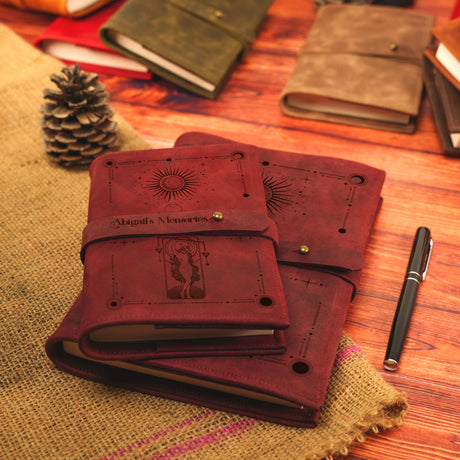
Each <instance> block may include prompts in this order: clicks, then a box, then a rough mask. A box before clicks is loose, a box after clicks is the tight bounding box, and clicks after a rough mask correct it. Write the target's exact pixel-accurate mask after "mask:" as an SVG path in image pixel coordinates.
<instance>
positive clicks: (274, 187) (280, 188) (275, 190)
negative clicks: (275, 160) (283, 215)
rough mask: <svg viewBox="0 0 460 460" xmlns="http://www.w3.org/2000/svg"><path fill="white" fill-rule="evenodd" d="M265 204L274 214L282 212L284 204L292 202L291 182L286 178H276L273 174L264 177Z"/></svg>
mask: <svg viewBox="0 0 460 460" xmlns="http://www.w3.org/2000/svg"><path fill="white" fill-rule="evenodd" d="M263 184H264V192H265V204H266V206H267V209H268V211H269V212H271V213H272V214H275V213H277V212H280V211H281V209H282V207H283V206H284V205H288V204H289V203H291V199H290V188H291V185H292V184H291V183H290V182H288V181H287V180H286V179H276V178H275V177H273V176H265V177H264V178H263Z"/></svg>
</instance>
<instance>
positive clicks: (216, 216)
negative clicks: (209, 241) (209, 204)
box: [212, 211, 224, 222]
mask: <svg viewBox="0 0 460 460" xmlns="http://www.w3.org/2000/svg"><path fill="white" fill-rule="evenodd" d="M212 218H213V219H214V220H215V221H216V222H220V221H221V220H223V219H224V215H223V214H222V213H221V212H220V211H214V212H213V213H212Z"/></svg>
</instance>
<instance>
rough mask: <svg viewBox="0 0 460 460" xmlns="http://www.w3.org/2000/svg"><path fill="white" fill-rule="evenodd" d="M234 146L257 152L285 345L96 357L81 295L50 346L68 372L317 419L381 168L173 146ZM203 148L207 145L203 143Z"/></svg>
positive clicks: (267, 414) (276, 417) (184, 140)
mask: <svg viewBox="0 0 460 460" xmlns="http://www.w3.org/2000/svg"><path fill="white" fill-rule="evenodd" d="M205 144H213V145H210V146H211V147H214V148H224V147H227V148H231V149H233V150H237V151H244V152H245V153H247V154H249V155H254V156H255V157H257V158H258V161H260V165H261V171H260V173H261V178H262V180H263V184H264V189H265V202H266V206H267V211H268V213H269V216H270V218H271V219H272V220H273V221H274V222H275V223H276V224H277V227H278V234H279V237H278V241H279V243H278V249H277V256H278V269H279V273H280V274H281V279H282V283H283V287H284V291H285V295H286V300H287V305H288V309H289V317H290V326H289V327H288V328H287V329H286V330H285V332H284V336H285V339H286V351H285V352H284V353H281V354H276V355H265V356H263V355H257V354H254V355H251V356H225V357H216V356H208V357H188V358H172V359H152V360H141V361H140V360H137V361H131V360H130V361H129V362H128V361H126V360H125V361H123V360H112V361H105V362H95V361H91V360H88V358H87V356H85V355H84V354H82V351H81V349H80V348H79V347H78V339H77V337H78V332H77V331H78V330H79V321H80V319H79V315H80V313H79V311H80V309H81V307H80V306H79V303H78V302H77V303H76V304H75V305H74V307H73V308H72V310H71V312H69V315H68V316H67V317H66V319H65V320H64V321H63V323H62V325H61V326H60V328H59V329H58V331H57V332H56V333H55V334H54V335H53V336H52V337H51V338H50V339H49V341H48V344H47V352H48V355H49V356H50V358H51V359H52V360H53V361H54V362H55V363H56V365H57V366H59V367H61V368H63V369H65V370H67V371H68V372H71V373H74V374H76V375H80V376H83V377H86V378H90V379H94V380H97V381H101V382H104V383H109V384H114V385H121V386H123V387H128V388H131V389H135V390H138V391H143V392H147V393H150V394H153V395H157V396H162V397H168V398H173V399H177V400H180V401H187V402H193V403H196V404H202V405H205V406H209V407H213V408H218V409H222V410H228V411H233V412H237V413H240V414H244V415H248V416H251V417H258V418H262V419H264V420H270V421H274V422H278V423H283V424H288V425H295V426H309V427H310V426H315V425H316V424H317V422H318V419H319V415H320V411H321V407H322V404H323V402H324V398H325V394H326V389H327V385H328V381H329V376H330V373H331V370H332V366H333V362H334V357H335V353H336V350H337V346H338V342H339V339H340V335H341V333H342V328H343V324H344V322H345V317H346V313H347V310H348V306H349V303H350V300H351V299H352V297H353V295H354V292H355V290H356V286H357V283H358V280H359V274H360V270H361V268H362V267H363V264H364V253H365V250H366V245H367V242H368V239H369V236H370V233H371V230H372V227H373V224H374V220H375V217H376V214H377V212H378V210H379V208H380V205H381V198H380V191H381V187H382V185H383V181H384V177H385V173H384V172H383V171H381V170H379V169H376V168H373V167H370V166H366V165H363V164H361V163H356V162H351V161H347V160H341V159H335V158H329V157H319V156H314V155H301V154H295V153H290V152H281V151H274V150H268V149H261V148H258V147H256V146H249V145H242V144H235V143H231V142H230V141H228V140H226V139H222V138H219V137H216V136H209V135H206V134H202V133H187V134H185V135H183V136H181V137H180V138H179V139H178V140H177V145H178V146H179V145H180V146H183V145H189V146H200V145H201V146H202V147H204V146H205ZM208 147H209V146H208Z"/></svg>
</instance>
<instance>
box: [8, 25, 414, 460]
mask: <svg viewBox="0 0 460 460" xmlns="http://www.w3.org/2000/svg"><path fill="white" fill-rule="evenodd" d="M0 62H1V73H0V146H1V162H0V190H1V200H0V211H1V212H0V236H1V244H0V260H1V265H0V274H1V278H0V315H1V322H0V330H1V333H0V340H1V343H0V346H1V351H0V353H1V359H0V363H1V367H0V387H1V404H0V439H1V451H0V457H1V458H4V459H14V460H18V459H34V460H37V459H59V460H62V459H97V458H99V459H102V458H106V459H109V458H111V459H112V458H113V459H117V458H124V459H133V458H136V459H137V458H142V459H144V458H157V459H159V458H165V457H171V456H179V457H183V458H199V459H208V458H209V459H215V458H222V459H225V458H231V459H233V458H238V459H254V458H299V459H320V458H323V457H328V456H332V455H333V454H336V453H341V454H343V455H345V454H346V453H347V448H348V446H349V445H350V444H351V443H352V442H353V441H356V440H358V441H362V440H363V439H364V438H363V435H364V434H365V433H366V432H367V431H372V430H373V431H374V432H377V431H378V430H379V429H385V428H389V427H393V426H396V425H398V424H400V423H401V421H402V418H403V416H404V414H405V412H406V402H405V398H404V395H402V394H400V393H398V392H397V391H396V390H395V389H393V388H392V387H391V386H389V385H388V384H386V383H385V382H384V381H383V379H382V378H381V377H380V376H379V374H378V373H377V372H376V371H375V369H374V368H373V367H372V366H371V365H370V363H369V362H368V360H367V359H366V357H365V356H363V354H362V353H361V352H360V351H359V349H358V348H357V346H356V345H355V344H354V343H353V342H352V341H351V339H350V338H349V337H347V336H346V335H344V336H343V338H342V341H341V344H340V348H339V350H338V353H337V359H336V364H335V367H334V372H333V374H332V377H331V381H330V387H329V391H328V395H327V400H326V404H325V407H324V410H323V413H322V416H321V421H320V424H319V426H318V427H317V428H315V429H297V428H291V427H286V426H282V425H277V424H272V423H267V422H263V421H259V420H256V419H253V418H248V417H241V416H238V415H234V414H230V413H225V412H218V411H214V410H210V409H208V408H205V407H200V406H195V405H191V404H184V403H179V402H175V401H169V400H165V399H162V398H156V397H152V396H147V395H144V394H140V393H136V392H131V391H127V390H123V389H118V388H114V387H109V386H105V385H102V384H98V383H95V382H91V381H87V380H83V379H80V378H77V377H74V376H72V375H69V374H67V373H65V372H63V371H61V370H58V369H57V368H55V367H54V366H53V364H52V363H51V362H50V361H49V360H48V358H47V357H46V355H45V353H44V343H45V340H46V339H47V337H48V336H49V335H50V334H51V333H52V332H53V331H54V330H55V328H56V327H57V326H58V324H59V323H60V321H61V320H62V318H63V317H64V315H65V313H66V311H67V309H68V308H69V307H70V305H71V304H72V302H73V301H74V299H75V298H76V296H77V294H78V292H79V289H80V286H81V277H82V273H83V271H82V265H81V263H80V261H79V248H80V236H81V230H82V229H83V227H84V225H85V223H86V211H87V199H88V187H89V177H88V172H87V170H69V169H65V168H62V167H60V166H57V165H54V164H52V163H51V162H50V161H49V160H48V159H47V157H46V154H45V153H44V151H43V149H42V145H41V136H40V132H39V124H38V121H39V118H40V113H39V106H40V104H41V102H42V92H43V89H44V88H45V87H49V86H50V81H49V75H50V74H51V73H56V72H59V71H60V69H61V67H62V65H61V64H60V63H59V62H57V61H55V60H53V59H51V58H49V57H47V56H45V55H43V54H41V53H40V52H38V51H37V50H35V49H34V48H32V47H31V46H30V45H28V44H27V43H26V42H24V41H23V40H22V39H21V38H19V37H18V36H17V35H15V34H14V33H13V32H12V31H10V30H9V29H8V28H6V27H5V26H3V25H0ZM118 121H119V124H120V127H121V136H122V149H123V150H127V149H134V148H147V147H149V146H148V144H147V143H146V142H145V141H143V140H142V139H141V138H140V137H139V136H138V135H137V134H136V133H135V132H134V131H133V130H132V129H131V128H130V126H129V125H128V124H127V123H126V122H125V121H124V120H122V119H121V118H120V117H118Z"/></svg>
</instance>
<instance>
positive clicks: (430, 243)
mask: <svg viewBox="0 0 460 460" xmlns="http://www.w3.org/2000/svg"><path fill="white" fill-rule="evenodd" d="M432 249H433V238H430V242H429V244H428V252H427V254H426V262H425V268H424V269H423V272H422V276H421V279H422V281H424V280H425V276H426V272H427V271H428V264H429V263H430V258H431V251H432Z"/></svg>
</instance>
